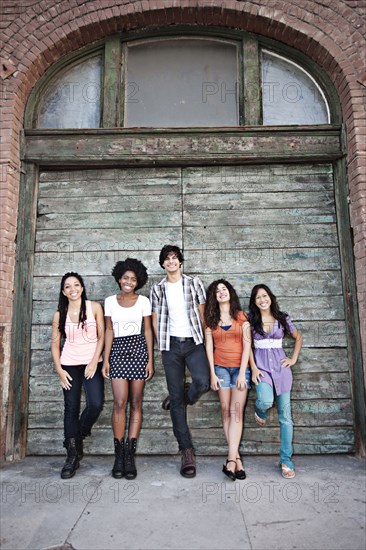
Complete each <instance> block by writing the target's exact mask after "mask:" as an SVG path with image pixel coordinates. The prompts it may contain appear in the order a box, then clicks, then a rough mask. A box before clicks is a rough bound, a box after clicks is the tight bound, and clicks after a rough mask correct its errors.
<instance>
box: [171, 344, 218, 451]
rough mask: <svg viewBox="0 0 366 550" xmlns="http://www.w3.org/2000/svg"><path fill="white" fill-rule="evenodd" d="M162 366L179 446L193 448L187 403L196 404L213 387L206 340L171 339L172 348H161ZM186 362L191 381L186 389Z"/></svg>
mask: <svg viewBox="0 0 366 550" xmlns="http://www.w3.org/2000/svg"><path fill="white" fill-rule="evenodd" d="M162 358H163V366H164V370H165V376H166V381H167V386H168V392H169V397H170V416H171V419H172V423H173V432H174V435H175V437H176V438H177V441H178V445H179V450H180V451H183V450H184V449H190V448H193V444H192V438H191V433H190V431H189V428H188V424H187V419H186V411H185V405H186V404H188V405H193V404H194V403H196V401H198V399H199V398H200V397H201V395H202V394H204V393H206V392H207V391H208V390H209V389H210V367H209V364H208V360H207V356H206V352H205V348H204V346H203V344H198V345H196V344H195V343H194V340H193V338H190V339H189V340H186V341H185V342H179V341H178V340H175V339H174V338H171V339H170V350H169V351H163V352H162ZM186 366H187V368H188V370H189V372H190V373H191V377H192V384H191V386H190V388H189V391H188V393H187V394H185V393H184V374H185V367H186Z"/></svg>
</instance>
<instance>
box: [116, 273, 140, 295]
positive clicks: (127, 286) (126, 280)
mask: <svg viewBox="0 0 366 550" xmlns="http://www.w3.org/2000/svg"><path fill="white" fill-rule="evenodd" d="M118 282H119V286H120V287H121V290H122V292H124V293H125V294H131V293H133V292H134V290H135V288H136V287H137V284H138V281H137V277H136V273H135V272H134V271H125V273H124V274H123V275H122V277H121V278H120V279H119V281H118Z"/></svg>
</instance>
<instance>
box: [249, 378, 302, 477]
mask: <svg viewBox="0 0 366 550" xmlns="http://www.w3.org/2000/svg"><path fill="white" fill-rule="evenodd" d="M256 392H257V399H256V402H255V412H256V413H257V415H258V416H259V418H261V419H262V420H266V418H267V411H268V409H270V408H271V407H272V405H273V401H274V399H276V403H277V414H278V421H279V423H280V463H281V464H282V463H283V464H286V465H287V466H288V467H289V468H291V469H294V463H293V462H292V460H291V458H292V436H293V422H292V416H291V401H290V397H291V392H286V393H281V395H276V391H275V388H274V387H273V386H271V385H270V384H267V382H259V384H258V385H257V386H256Z"/></svg>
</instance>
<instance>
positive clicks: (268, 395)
mask: <svg viewBox="0 0 366 550" xmlns="http://www.w3.org/2000/svg"><path fill="white" fill-rule="evenodd" d="M249 322H250V325H251V329H252V337H253V345H254V360H255V365H256V366H257V368H258V369H259V370H260V371H261V379H260V381H259V382H258V383H257V384H256V394H257V398H256V402H255V413H254V414H255V419H256V421H257V423H258V424H259V425H260V426H264V425H265V423H266V418H267V412H268V409H270V408H271V407H272V405H273V402H274V400H276V403H277V413H278V421H279V423H280V461H279V466H280V468H281V473H282V476H283V477H284V478H286V479H292V478H294V477H295V467H294V463H293V462H292V435H293V422H292V416H291V401H290V398H291V388H292V371H291V367H293V366H294V365H295V363H296V361H297V359H298V356H299V353H300V350H301V346H302V336H301V334H300V332H299V331H298V330H297V329H296V327H295V325H294V324H293V322H292V321H291V319H290V317H289V316H288V315H287V314H286V313H284V312H282V311H280V309H279V307H278V304H277V300H276V296H275V295H274V294H273V293H272V292H271V290H270V289H269V288H268V286H266V285H256V286H255V287H253V289H252V293H251V296H250V302H249ZM286 335H289V336H292V338H294V340H295V346H294V351H293V353H292V356H291V357H286V354H285V352H284V350H283V347H282V340H283V338H284V336H286Z"/></svg>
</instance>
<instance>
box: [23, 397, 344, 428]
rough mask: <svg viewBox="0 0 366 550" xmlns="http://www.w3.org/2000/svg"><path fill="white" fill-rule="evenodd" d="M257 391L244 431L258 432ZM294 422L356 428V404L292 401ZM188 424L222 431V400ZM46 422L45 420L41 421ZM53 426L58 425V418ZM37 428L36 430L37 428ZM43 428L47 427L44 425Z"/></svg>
mask: <svg viewBox="0 0 366 550" xmlns="http://www.w3.org/2000/svg"><path fill="white" fill-rule="evenodd" d="M254 403H255V390H252V391H250V392H249V399H248V403H247V406H246V409H245V413H244V427H245V429H247V428H249V427H250V428H255V427H256V426H257V424H256V421H255V419H254ZM291 409H292V418H293V422H294V426H295V429H296V428H297V427H299V426H304V427H305V426H314V427H315V426H319V427H320V426H348V427H350V428H352V426H353V412H352V403H351V400H350V399H339V398H336V399H324V400H321V401H319V400H315V399H314V400H312V399H308V400H306V399H302V400H300V399H298V400H297V399H292V401H291ZM187 414H188V423H189V426H190V427H191V428H192V429H193V428H200V429H202V428H205V429H208V428H220V427H222V418H221V409H220V403H219V400H218V397H217V399H216V400H215V401H201V402H199V403H198V404H197V405H195V406H194V407H189V408H188V409H187ZM41 422H43V420H42V421H41ZM53 422H55V426H56V425H57V418H56V415H53ZM277 426H278V416H277V407H276V406H274V407H272V408H271V409H270V410H269V411H268V416H267V423H266V429H272V428H275V427H277ZM33 427H36V426H35V425H34V426H33ZM40 427H47V425H42V426H40Z"/></svg>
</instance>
